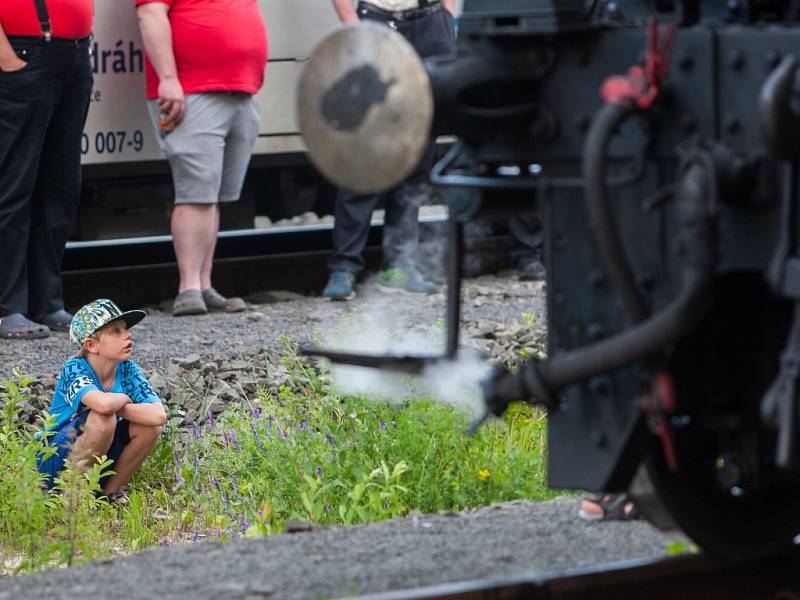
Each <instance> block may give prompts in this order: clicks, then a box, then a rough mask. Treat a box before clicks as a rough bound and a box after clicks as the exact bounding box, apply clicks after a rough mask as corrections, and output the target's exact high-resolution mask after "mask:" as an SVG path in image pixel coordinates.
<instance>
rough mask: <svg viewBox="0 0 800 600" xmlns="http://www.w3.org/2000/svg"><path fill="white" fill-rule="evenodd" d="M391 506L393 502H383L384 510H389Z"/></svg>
mask: <svg viewBox="0 0 800 600" xmlns="http://www.w3.org/2000/svg"><path fill="white" fill-rule="evenodd" d="M389 507H391V504H389V503H388V502H384V503H383V509H384V510H389Z"/></svg>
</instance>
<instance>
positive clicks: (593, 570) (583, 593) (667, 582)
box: [350, 546, 800, 600]
mask: <svg viewBox="0 0 800 600" xmlns="http://www.w3.org/2000/svg"><path fill="white" fill-rule="evenodd" d="M799 568H800V548H799V547H797V546H795V547H793V548H792V549H790V550H789V551H787V552H785V553H783V554H780V555H777V556H773V557H769V558H765V559H761V560H757V561H748V562H744V563H737V564H733V563H724V562H720V561H718V560H714V559H712V558H710V557H708V556H705V555H702V554H697V555H682V556H677V557H673V558H665V559H654V560H634V561H625V562H619V563H611V564H601V565H596V566H592V567H588V568H580V569H574V570H568V571H561V572H556V573H547V574H539V575H526V576H518V577H509V578H504V579H495V580H478V581H467V582H460V583H450V584H444V585H438V586H432V587H425V588H418V589H409V590H399V591H393V592H384V593H377V594H367V595H363V596H356V597H350V600H522V599H526V600H584V599H589V598H591V599H602V600H639V599H641V600H645V599H646V600H662V599H664V600H667V599H668V600H674V599H676V598H678V599H680V600H731V599H736V598H742V599H747V600H797V599H800V576H798V569H799Z"/></svg>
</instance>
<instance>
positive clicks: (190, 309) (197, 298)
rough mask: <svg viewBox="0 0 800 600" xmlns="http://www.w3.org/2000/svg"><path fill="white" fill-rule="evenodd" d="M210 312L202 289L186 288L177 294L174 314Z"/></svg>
mask: <svg viewBox="0 0 800 600" xmlns="http://www.w3.org/2000/svg"><path fill="white" fill-rule="evenodd" d="M207 312H208V309H207V308H206V303H205V302H203V295H202V294H201V293H200V290H185V291H183V292H181V293H180V294H178V295H177V296H175V301H174V302H173V303H172V316H174V317H181V316H184V315H204V314H206V313H207Z"/></svg>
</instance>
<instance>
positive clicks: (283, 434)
mask: <svg viewBox="0 0 800 600" xmlns="http://www.w3.org/2000/svg"><path fill="white" fill-rule="evenodd" d="M281 435H282V436H283V439H285V440H288V439H289V432H287V431H283V432H282V433H281Z"/></svg>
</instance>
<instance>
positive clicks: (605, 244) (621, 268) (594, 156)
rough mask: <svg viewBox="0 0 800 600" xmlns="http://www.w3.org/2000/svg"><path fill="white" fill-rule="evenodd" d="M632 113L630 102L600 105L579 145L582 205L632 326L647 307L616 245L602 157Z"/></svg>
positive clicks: (605, 154) (624, 257)
mask: <svg viewBox="0 0 800 600" xmlns="http://www.w3.org/2000/svg"><path fill="white" fill-rule="evenodd" d="M633 112H634V105H633V103H632V102H626V103H624V104H603V107H602V108H601V109H600V110H599V111H598V112H597V115H596V116H595V118H594V119H593V120H592V126H591V128H590V129H589V133H588V134H587V136H586V142H585V143H584V146H583V176H584V181H585V184H586V205H587V208H588V210H589V222H590V223H591V225H592V230H593V231H594V235H595V239H596V241H597V245H598V247H599V249H600V254H601V255H602V256H603V258H604V259H605V263H606V268H607V269H608V274H609V276H610V277H611V282H612V284H613V285H614V287H615V288H616V289H617V291H618V292H619V294H620V296H621V297H622V302H623V303H624V305H625V308H626V309H627V311H628V313H629V314H630V316H631V318H632V319H633V321H634V323H638V322H640V321H643V320H644V319H646V318H647V315H648V314H649V312H650V311H649V310H648V308H647V304H646V303H645V301H644V298H643V297H642V294H641V293H640V291H639V288H638V286H637V285H636V279H635V278H634V276H633V270H632V269H631V265H630V262H629V261H628V258H627V257H626V256H625V249H624V248H623V247H622V243H621V242H620V236H619V231H618V230H617V225H616V223H615V222H614V218H613V216H612V214H611V210H610V209H609V206H608V193H607V189H606V156H607V155H608V146H609V144H610V142H611V137H612V136H613V134H614V130H615V129H616V128H617V127H618V126H619V125H620V124H622V123H623V121H625V119H627V118H628V117H629V116H630V115H631V114H633Z"/></svg>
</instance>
